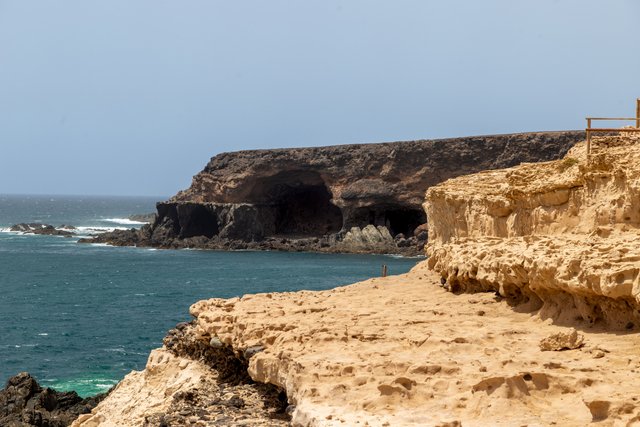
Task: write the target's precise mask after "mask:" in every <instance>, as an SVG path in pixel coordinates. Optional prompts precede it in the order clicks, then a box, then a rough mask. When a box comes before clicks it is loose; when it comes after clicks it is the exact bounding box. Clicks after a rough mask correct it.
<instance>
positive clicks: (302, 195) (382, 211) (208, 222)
mask: <svg viewBox="0 0 640 427" xmlns="http://www.w3.org/2000/svg"><path fill="white" fill-rule="evenodd" d="M583 139H584V133H583V132H545V133H523V134H513V135H498V136H480V137H468V138H454V139H443V140H421V141H407V142H394V143H383V144H359V145H343V146H333V147H319V148H296V149H275V150H255V151H240V152H235V153H223V154H220V155H218V156H216V157H214V158H212V159H211V161H210V162H209V163H208V164H207V166H206V167H205V168H204V170H203V171H202V172H200V173H199V174H197V175H196V176H195V177H194V178H193V183H192V185H191V187H190V188H188V189H187V190H185V191H182V192H180V193H178V194H177V195H175V196H174V197H173V198H171V199H170V200H168V201H166V202H162V203H159V204H158V206H157V208H158V216H157V219H156V221H155V222H154V223H153V224H152V225H151V226H149V227H146V228H144V229H143V230H142V231H141V232H119V233H115V234H112V235H107V236H103V237H102V240H100V241H106V242H109V243H113V244H132V243H133V244H138V245H152V246H160V247H185V246H197V247H211V248H227V249H228V248H230V249H234V248H239V249H246V248H263V249H289V250H291V249H293V250H326V251H341V252H413V253H418V252H421V250H422V245H423V244H424V241H425V239H426V237H427V236H426V233H422V231H423V229H424V228H426V227H424V226H423V228H421V229H418V227H420V226H421V225H423V224H425V223H426V216H425V213H424V211H423V209H422V207H421V203H422V201H423V195H424V191H425V189H426V188H429V187H431V186H433V185H435V184H437V183H439V182H442V181H444V180H446V179H449V178H452V177H456V176H460V175H465V174H469V173H473V172H477V171H481V170H486V169H495V168H504V167H508V166H513V165H516V164H519V163H521V162H537V161H544V160H550V159H555V158H558V157H561V156H562V155H564V154H565V153H566V152H567V150H568V149H569V148H570V147H571V146H573V145H574V144H575V143H576V142H578V141H580V140H583ZM369 225H372V226H373V229H372V228H369V229H368V230H366V231H364V232H363V229H365V228H366V227H367V226H369ZM380 227H382V228H385V229H386V230H382V229H381V228H380ZM416 229H418V230H416Z"/></svg>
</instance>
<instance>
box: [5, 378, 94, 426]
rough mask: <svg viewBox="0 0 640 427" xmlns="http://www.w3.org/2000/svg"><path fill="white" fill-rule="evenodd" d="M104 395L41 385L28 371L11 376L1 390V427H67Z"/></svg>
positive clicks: (88, 410)
mask: <svg viewBox="0 0 640 427" xmlns="http://www.w3.org/2000/svg"><path fill="white" fill-rule="evenodd" d="M104 396H105V395H98V396H94V397H89V398H86V399H83V398H81V397H79V396H78V395H77V394H76V392H74V391H69V392H57V391H55V390H53V389H50V388H44V389H43V388H42V387H40V385H39V384H38V383H37V382H36V380H35V379H34V378H33V377H32V376H31V375H29V374H28V373H26V372H22V373H20V374H18V375H16V376H14V377H11V378H9V380H8V381H7V384H6V386H5V388H4V389H2V390H0V426H4V427H27V426H38V427H66V426H68V425H70V424H71V422H72V421H73V420H74V419H76V418H77V417H78V415H80V414H86V413H88V412H90V411H91V409H93V408H94V407H95V406H96V405H97V404H98V402H100V400H102V399H103V398H104Z"/></svg>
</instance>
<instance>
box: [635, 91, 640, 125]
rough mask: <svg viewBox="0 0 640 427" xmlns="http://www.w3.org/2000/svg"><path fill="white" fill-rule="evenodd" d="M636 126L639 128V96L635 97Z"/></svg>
mask: <svg viewBox="0 0 640 427" xmlns="http://www.w3.org/2000/svg"><path fill="white" fill-rule="evenodd" d="M636 127H637V128H640V98H638V99H636Z"/></svg>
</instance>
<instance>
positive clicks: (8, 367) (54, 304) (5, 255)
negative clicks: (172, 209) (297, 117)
mask: <svg viewBox="0 0 640 427" xmlns="http://www.w3.org/2000/svg"><path fill="white" fill-rule="evenodd" d="M162 199H163V198H158V197H154V198H152V197H97V196H73V197H71V196H17V195H4V196H3V195H0V383H2V384H4V383H5V382H6V380H7V379H8V378H9V377H10V376H12V375H15V374H17V373H18V372H21V371H27V372H30V373H31V374H33V375H34V376H35V377H36V378H37V379H38V381H39V382H40V383H41V384H42V385H43V386H47V387H52V388H55V389H57V390H76V391H77V392H78V393H79V394H80V395H81V396H88V395H93V394H96V393H99V392H103V391H105V390H107V389H109V388H110V387H111V386H113V385H114V384H116V383H117V382H118V381H119V380H121V379H122V378H123V377H124V376H125V375H126V374H127V373H128V372H129V371H131V370H132V369H136V370H139V369H142V368H143V367H144V365H145V363H146V360H147V356H148V353H149V351H150V350H151V349H153V348H157V347H159V346H161V345H162V338H163V337H164V335H165V334H166V332H167V331H168V330H169V329H170V328H172V327H173V326H174V325H175V324H176V323H178V322H181V321H188V320H190V316H189V306H190V305H191V304H193V303H194V302H196V301H198V300H201V299H205V298H230V297H234V296H240V295H243V294H247V293H259V292H288V291H297V290H302V289H306V290H322V289H329V288H333V287H336V286H340V285H345V284H349V283H353V282H357V281H360V280H364V279H367V278H370V277H375V276H379V275H380V271H381V266H382V265H383V264H385V265H387V266H388V268H389V274H400V273H404V272H407V271H408V270H409V269H410V268H411V267H413V266H414V265H415V264H416V263H417V262H418V259H415V258H401V257H396V256H384V255H335V254H317V253H284V252H249V251H242V252H218V251H201V250H155V249H149V248H119V247H109V246H102V245H92V244H80V243H77V240H78V238H79V237H80V236H82V235H88V234H90V233H92V232H98V231H104V230H110V229H114V228H131V227H139V226H141V223H137V222H135V221H130V220H128V219H127V218H128V217H129V216H130V215H132V214H143V213H149V212H154V211H155V203H156V201H159V200H162ZM20 222H39V223H45V224H51V225H54V226H59V225H62V224H66V225H72V226H75V227H77V228H78V230H77V233H78V235H77V236H74V237H72V238H65V237H59V236H34V235H25V234H20V233H15V232H10V231H9V227H10V226H11V225H13V224H16V223H20Z"/></svg>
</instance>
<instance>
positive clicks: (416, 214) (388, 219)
mask: <svg viewBox="0 0 640 427" xmlns="http://www.w3.org/2000/svg"><path fill="white" fill-rule="evenodd" d="M384 215H385V225H386V226H387V228H388V229H389V232H390V233H391V235H392V236H395V235H397V234H400V233H402V234H404V235H405V236H407V237H408V236H413V230H415V229H416V227H418V226H419V225H421V224H424V223H425V222H427V216H426V215H425V213H424V212H423V211H422V210H419V209H392V210H386V211H385V212H384Z"/></svg>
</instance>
